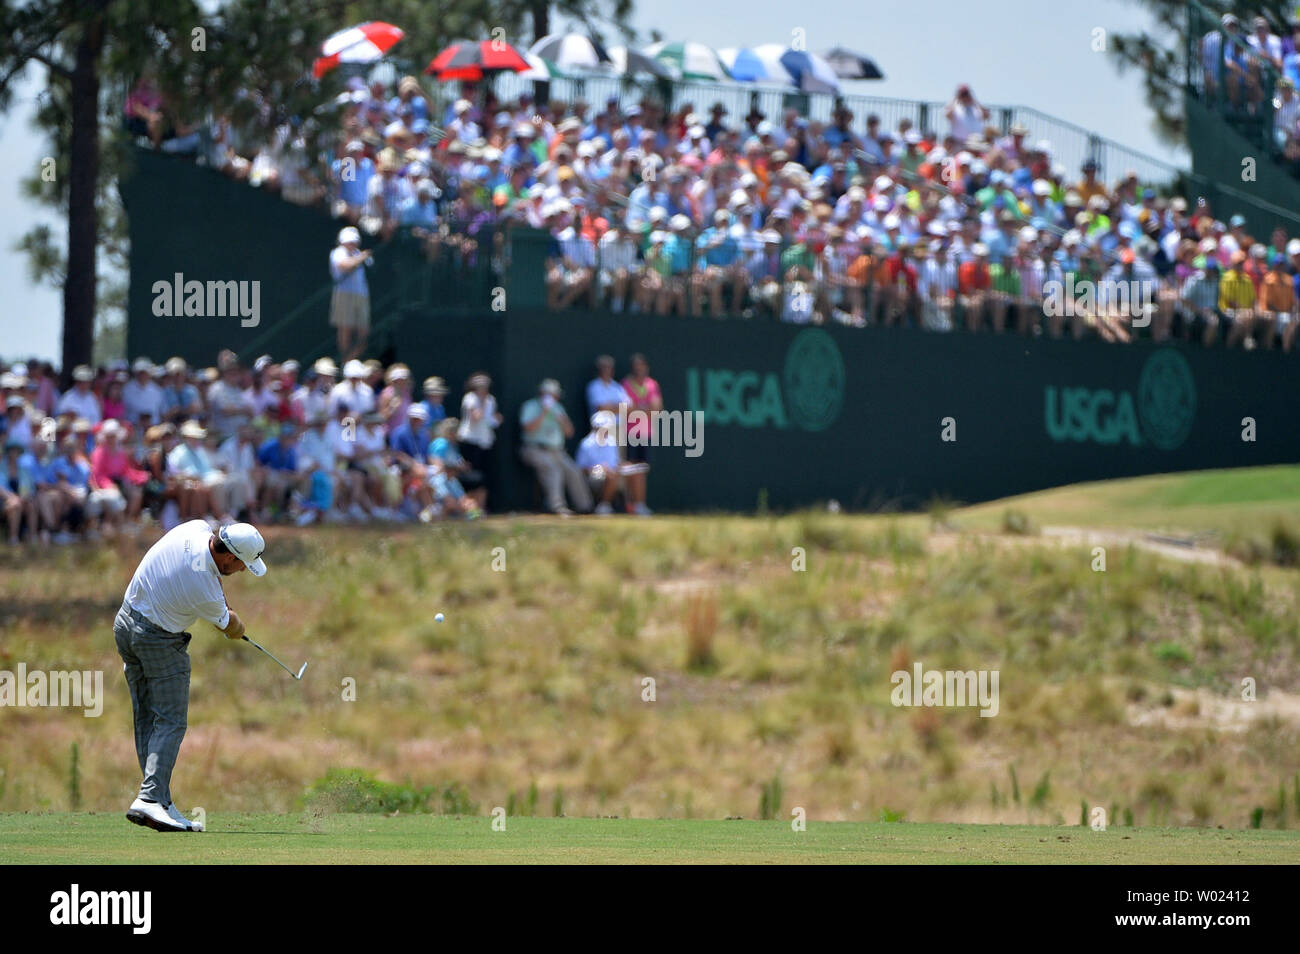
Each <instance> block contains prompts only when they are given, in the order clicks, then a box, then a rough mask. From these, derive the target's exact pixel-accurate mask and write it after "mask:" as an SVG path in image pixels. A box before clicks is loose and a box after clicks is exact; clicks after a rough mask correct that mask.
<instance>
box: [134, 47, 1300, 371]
mask: <svg viewBox="0 0 1300 954" xmlns="http://www.w3.org/2000/svg"><path fill="white" fill-rule="evenodd" d="M1257 27H1258V24H1257ZM1257 32H1258V31H1257ZM1265 32H1266V31H1265ZM1212 35H1213V36H1218V35H1219V34H1218V33H1214V34H1212ZM1270 37H1271V34H1266V35H1265V36H1264V38H1262V39H1260V38H1258V37H1257V36H1252V37H1250V38H1247V39H1244V40H1243V41H1242V42H1243V43H1244V44H1245V45H1246V47H1247V48H1249V49H1253V48H1255V47H1253V46H1251V44H1252V43H1253V44H1256V45H1258V48H1259V49H1261V50H1272V49H1273V48H1274V47H1277V46H1278V44H1275V43H1273V42H1272V39H1276V38H1275V37H1273V38H1270ZM1206 42H1208V40H1207V41H1206ZM1286 42H1287V43H1290V42H1291V41H1290V40H1289V39H1288V40H1287V41H1286ZM1229 46H1230V47H1231V46H1232V45H1231V44H1229ZM1287 48H1288V47H1287V46H1286V45H1285V44H1283V45H1282V46H1281V47H1279V49H1280V50H1281V51H1282V52H1281V53H1280V54H1279V56H1280V57H1281V59H1280V62H1281V63H1282V65H1283V66H1284V67H1285V65H1286V63H1287V62H1290V61H1291V60H1292V59H1295V54H1294V49H1293V50H1292V53H1291V54H1290V56H1288V55H1287V54H1286V53H1285V51H1286V49H1287ZM1207 62H1208V61H1207ZM1296 63H1300V59H1297V60H1296ZM1292 66H1295V63H1292ZM1296 68H1297V69H1300V67H1296ZM1216 75H1217V74H1216ZM1234 75H1235V74H1233V73H1231V72H1229V73H1227V74H1223V75H1222V77H1221V79H1220V80H1219V81H1220V82H1222V83H1224V84H1225V85H1229V86H1231V89H1232V91H1233V94H1234V95H1238V94H1239V95H1241V96H1243V97H1245V96H1248V95H1249V91H1250V89H1252V88H1253V87H1252V86H1251V85H1250V83H1249V82H1248V79H1249V76H1250V75H1251V74H1250V72H1249V70H1247V72H1246V73H1244V74H1242V78H1241V79H1240V81H1238V80H1234V79H1232V78H1231V77H1232V76H1234ZM150 83H151V81H150V80H149V79H148V78H147V77H146V78H145V79H143V80H142V81H141V86H140V87H137V89H136V90H135V91H133V93H132V97H133V100H138V99H144V100H146V101H153V100H154V99H155V98H156V96H157V94H156V92H154V91H153V88H152V86H151V85H150ZM1280 95H1283V96H1287V95H1293V94H1288V92H1287V91H1286V89H1285V88H1283V90H1282V92H1281V94H1280ZM334 105H335V107H336V110H337V112H336V113H335V114H334V115H335V116H336V119H333V120H331V124H330V125H329V126H328V128H326V129H325V130H323V135H322V136H321V137H319V138H318V139H316V140H313V141H315V142H318V143H324V147H323V150H324V151H323V154H322V155H319V156H315V157H313V156H312V155H311V151H310V150H309V148H308V146H307V141H308V140H307V136H306V132H305V128H304V125H303V124H302V123H299V122H297V121H290V122H285V123H284V124H283V125H281V126H280V127H278V128H277V129H276V130H275V133H274V135H272V136H271V137H270V139H269V141H268V142H266V143H261V144H258V145H257V146H256V147H248V148H245V147H243V146H241V144H240V143H238V142H236V141H234V139H233V138H232V135H233V134H232V133H231V131H230V130H231V127H230V123H229V122H227V121H226V120H225V119H223V118H218V119H217V120H216V121H215V122H213V123H212V124H211V125H210V128H208V129H207V130H206V131H203V130H200V131H199V132H197V133H193V134H192V135H191V134H187V135H189V138H188V139H185V140H184V142H182V137H180V136H179V135H178V136H175V137H173V138H171V139H165V138H164V139H160V140H159V145H160V147H162V148H170V149H171V150H172V151H179V152H185V151H187V150H188V151H191V152H193V153H195V154H198V155H201V156H202V157H203V160H204V161H205V162H207V163H208V164H209V165H211V166H213V167H215V168H218V169H220V170H222V171H223V172H225V173H226V174H228V175H232V176H236V177H240V178H246V179H248V181H250V182H252V183H254V184H257V185H260V186H261V187H263V188H268V189H276V190H279V191H280V192H281V194H282V195H283V196H284V198H286V199H288V200H289V201H293V202H300V203H308V204H312V203H314V204H320V205H322V206H328V207H329V208H330V209H331V211H332V212H333V214H334V215H335V216H337V217H338V218H339V219H340V220H341V221H342V222H343V223H344V224H345V225H346V226H347V227H348V228H351V229H354V231H353V233H352V234H353V236H354V239H353V241H352V242H351V243H350V244H348V245H347V246H346V249H345V252H336V259H335V261H336V262H339V261H341V262H343V263H344V265H346V263H348V262H351V263H352V264H353V267H352V268H346V267H343V266H336V267H335V268H334V274H335V280H336V282H338V283H340V284H339V293H338V294H336V302H337V301H338V300H339V299H340V298H342V299H343V300H344V301H346V302H351V301H356V300H357V299H356V298H355V296H352V297H348V296H349V294H350V292H349V289H353V290H355V289H357V288H359V287H360V286H361V285H362V284H363V278H362V277H361V276H359V275H358V274H357V272H359V271H361V269H360V268H359V267H357V266H358V265H359V264H361V261H360V259H359V258H358V257H357V256H364V255H365V253H364V252H360V251H359V249H360V246H361V245H362V244H370V245H372V246H377V245H382V243H384V242H386V241H388V240H389V239H391V238H392V236H394V235H395V234H397V233H399V232H401V233H404V234H408V235H410V236H413V237H414V238H415V240H417V241H419V242H421V243H424V245H425V247H426V249H427V251H428V254H429V255H430V257H434V256H437V255H440V254H447V253H448V252H451V253H454V254H456V255H462V256H463V255H465V254H472V253H473V251H474V249H475V248H476V247H477V245H478V243H479V242H481V241H483V240H485V239H486V238H488V237H490V236H493V235H494V234H498V233H499V231H500V230H503V229H504V228H507V227H509V226H511V225H527V226H531V227H533V228H536V229H541V230H544V231H545V232H546V233H547V234H548V235H549V243H550V245H549V256H548V259H547V265H546V274H545V282H546V292H547V300H548V303H549V305H550V307H551V308H553V309H556V310H564V309H568V308H591V307H597V306H601V307H607V308H609V309H610V310H612V311H613V312H615V313H625V312H652V313H657V314H679V315H709V316H714V317H722V316H769V317H775V318H780V319H782V320H787V321H795V322H831V321H838V322H843V323H846V324H852V325H865V324H869V323H873V324H874V323H878V324H886V325H889V324H909V325H916V326H919V327H923V328H926V329H929V330H934V331H949V330H953V329H962V330H967V331H972V332H977V331H984V330H988V331H995V332H996V331H1004V330H1008V331H1011V330H1013V331H1016V332H1019V333H1022V334H1032V335H1049V336H1065V335H1069V336H1072V337H1075V338H1085V337H1097V338H1101V339H1104V340H1107V341H1116V342H1123V341H1128V340H1131V339H1132V338H1133V337H1136V336H1149V337H1150V338H1153V339H1155V340H1164V339H1166V338H1169V337H1171V336H1177V337H1182V338H1194V339H1196V340H1199V341H1201V342H1204V343H1206V344H1213V343H1216V342H1217V343H1221V344H1225V345H1230V346H1242V347H1246V348H1253V347H1259V348H1272V347H1280V348H1283V349H1285V350H1287V351H1289V350H1291V348H1292V347H1293V344H1294V333H1295V328H1296V322H1295V317H1296V302H1297V291H1298V290H1300V238H1292V237H1291V236H1289V235H1288V234H1287V233H1286V232H1285V231H1284V230H1283V229H1280V228H1279V229H1276V230H1274V231H1272V232H1271V233H1270V234H1269V235H1267V236H1263V235H1260V236H1256V235H1252V234H1250V232H1249V231H1248V230H1247V228H1246V222H1245V220H1244V219H1243V218H1242V217H1241V216H1239V215H1234V216H1230V217H1227V219H1226V221H1225V220H1223V219H1220V218H1218V217H1216V216H1215V214H1214V211H1213V209H1212V208H1211V206H1210V203H1209V202H1208V201H1207V200H1205V199H1203V198H1198V199H1194V200H1193V201H1190V202H1189V201H1188V200H1187V199H1186V198H1185V197H1183V196H1177V195H1175V196H1162V195H1159V194H1157V193H1156V191H1155V190H1153V189H1152V188H1150V187H1146V186H1144V185H1143V184H1142V183H1140V182H1139V181H1138V177H1137V175H1136V174H1135V173H1133V172H1128V173H1126V174H1124V175H1122V176H1119V177H1117V178H1109V179H1108V178H1106V177H1105V176H1104V174H1103V170H1101V169H1100V168H1099V167H1098V165H1097V163H1096V162H1095V161H1093V160H1087V161H1085V162H1084V163H1083V164H1082V167H1081V168H1078V169H1067V168H1066V167H1065V166H1064V165H1063V164H1062V163H1061V162H1060V161H1059V160H1058V159H1057V157H1056V156H1055V155H1054V153H1053V148H1052V145H1051V143H1050V142H1047V141H1044V140H1038V141H1033V140H1031V139H1030V138H1029V130H1028V129H1027V128H1025V127H1024V126H1022V125H1019V124H1016V125H1012V126H1010V128H1008V129H1006V130H999V129H998V128H996V127H995V126H993V125H991V124H990V119H991V112H990V110H988V109H987V108H986V107H984V106H983V105H982V104H981V103H980V102H979V100H978V99H977V98H976V96H975V94H974V92H973V91H972V90H971V89H970V88H969V87H968V86H965V85H963V86H960V87H959V88H958V89H957V90H956V93H955V94H954V96H953V98H952V100H951V101H950V102H949V103H948V104H947V106H946V108H945V109H944V110H943V113H942V118H941V119H940V120H939V122H940V124H941V125H942V126H943V127H945V128H943V129H942V130H933V129H921V128H917V127H916V126H915V125H914V124H913V123H912V121H911V120H910V119H906V118H904V119H901V120H900V121H899V123H898V126H897V128H896V129H889V128H886V127H885V126H884V124H882V123H881V121H880V118H879V117H878V116H875V115H868V116H865V117H859V116H855V115H854V113H853V112H852V111H851V110H850V109H848V108H847V107H845V106H842V105H841V106H840V107H838V108H837V109H836V110H835V112H834V115H833V118H832V120H831V121H830V122H828V123H823V122H819V121H815V120H809V119H807V118H805V117H803V116H801V115H800V114H799V113H798V111H796V110H795V109H786V110H785V111H784V112H783V114H782V115H780V116H773V117H769V116H767V115H765V114H764V113H763V112H762V111H761V110H759V109H758V108H754V109H752V110H751V111H750V112H749V113H748V114H747V115H745V116H744V117H733V116H731V115H730V114H729V113H728V110H727V108H726V106H725V105H724V104H722V103H720V102H719V103H714V104H712V105H711V106H710V107H708V108H707V109H703V110H697V109H696V108H695V106H694V104H692V103H682V104H681V105H680V107H679V108H676V109H673V110H671V111H668V110H665V109H664V108H663V107H662V106H661V105H660V104H659V103H658V102H657V101H656V100H654V99H652V98H646V99H644V100H642V101H641V102H639V103H635V104H632V105H628V106H626V107H624V106H622V105H620V101H619V99H618V98H615V97H611V98H610V99H609V100H608V101H607V102H605V103H604V104H603V106H601V107H600V108H595V109H593V108H592V107H590V106H589V104H587V103H585V102H582V101H577V102H573V103H564V102H558V101H552V102H550V103H548V104H546V105H540V104H538V103H535V102H534V101H533V99H532V97H531V95H529V94H527V93H525V94H522V95H520V96H519V97H518V98H517V99H515V100H513V101H510V102H500V101H498V100H497V99H496V98H495V96H494V95H493V93H492V92H491V91H490V90H486V89H485V90H474V89H472V88H471V89H467V90H465V95H464V97H463V98H461V99H458V100H456V101H454V102H453V103H452V104H451V105H450V106H449V107H448V108H447V109H446V110H445V111H444V112H443V113H442V114H441V115H438V110H437V106H436V105H435V101H434V100H433V98H432V97H431V96H430V95H429V93H428V91H426V89H425V88H424V87H423V86H422V84H421V82H420V81H419V80H418V79H416V78H415V77H413V76H407V77H404V78H402V79H401V80H400V82H399V83H398V84H397V85H396V88H395V89H391V88H388V87H387V86H385V84H384V83H382V82H374V83H371V84H369V85H367V84H366V82H365V81H364V80H362V79H361V78H360V77H353V78H352V79H350V80H349V81H348V82H347V88H346V90H345V91H344V92H343V93H342V94H340V96H339V97H338V101H337V103H335V104H334ZM131 108H132V107H131V106H130V105H128V117H132V115H133V114H132V113H131ZM1292 112H1293V113H1294V115H1292V120H1294V121H1297V122H1300V101H1296V108H1295V110H1293V111H1292ZM1279 115H1281V112H1279ZM313 121H316V120H313ZM132 124H133V128H135V129H136V131H137V132H140V131H143V132H144V134H148V133H149V129H150V127H149V126H148V124H147V122H145V121H144V120H142V119H141V118H140V117H138V116H137V117H134V118H128V125H132ZM142 124H143V125H142ZM163 125H166V123H163ZM1292 125H1294V122H1293V123H1292ZM1295 131H1296V130H1294V129H1292V130H1290V131H1289V132H1288V136H1291V135H1292V134H1293V133H1294V132H1295ZM178 143H179V144H180V145H178ZM1298 155H1300V151H1298ZM357 239H361V240H362V241H356V240H357ZM340 246H341V247H342V246H344V243H343V242H340ZM340 255H341V256H344V257H343V258H341V259H340V258H339V257H338V256H340ZM349 256H350V257H349ZM341 312H343V309H342V308H341V307H336V314H335V316H334V317H333V318H332V320H333V321H334V322H335V324H337V325H338V326H339V328H340V354H341V355H343V356H344V357H349V356H352V355H353V354H360V353H361V351H360V350H359V349H360V348H363V347H364V343H365V329H366V325H367V324H368V318H367V317H366V316H364V315H360V314H354V315H353V317H352V318H348V317H346V316H345V317H344V318H342V319H341V320H340V318H339V317H338V315H339V313H341ZM353 312H355V309H353ZM349 326H350V327H349ZM345 339H346V340H345ZM345 344H347V345H348V346H347V347H345Z"/></svg>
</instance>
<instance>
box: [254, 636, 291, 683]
mask: <svg viewBox="0 0 1300 954" xmlns="http://www.w3.org/2000/svg"><path fill="white" fill-rule="evenodd" d="M241 638H242V639H243V640H244V642H246V643H253V641H252V640H251V639H249V638H248V637H247V636H243V637H241ZM253 645H254V646H256V647H257V648H258V649H260V650H261V651H262V652H264V653H266V654H267V655H268V656H270V657H271V658H272V659H274V660H275V661H276V662H277V663H279V664H280V668H281V669H283V670H284V671H285V672H287V673H288V674H289V675H291V676H293V678H295V679H298V680H301V679H302V674H303V673H305V672H306V671H307V664H306V663H303V664H302V668H301V669H299V670H298V672H297V673H295V672H294V671H293V670H292V669H290V668H289V667H288V666H286V665H285V664H284V663H282V662H280V660H279V659H278V658H277V657H276V655H275V654H274V653H272V652H271V651H270V650H268V649H267V648H266V647H265V646H262V645H259V644H258V643H253Z"/></svg>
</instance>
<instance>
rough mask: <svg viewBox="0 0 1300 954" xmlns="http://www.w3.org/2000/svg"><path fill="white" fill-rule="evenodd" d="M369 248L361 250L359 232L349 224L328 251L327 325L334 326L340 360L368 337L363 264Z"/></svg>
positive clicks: (358, 352)
mask: <svg viewBox="0 0 1300 954" xmlns="http://www.w3.org/2000/svg"><path fill="white" fill-rule="evenodd" d="M371 260H372V258H371V251H370V249H366V250H365V251H364V252H363V251H361V233H360V232H359V231H357V229H355V228H353V227H352V226H348V227H347V228H345V229H342V230H340V232H339V244H338V246H337V247H336V248H335V249H334V251H332V252H330V278H332V279H334V295H333V297H332V298H331V299H330V324H331V325H332V326H334V327H335V328H337V329H338V344H339V356H340V357H341V358H342V360H344V361H349V360H351V359H353V358H356V357H358V356H359V355H361V354H362V353H364V352H365V350H366V341H367V339H368V338H369V336H370V288H369V286H368V285H367V284H366V270H365V266H367V265H369V264H370V262H371Z"/></svg>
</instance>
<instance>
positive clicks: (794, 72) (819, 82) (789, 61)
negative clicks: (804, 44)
mask: <svg viewBox="0 0 1300 954" xmlns="http://www.w3.org/2000/svg"><path fill="white" fill-rule="evenodd" d="M781 65H782V66H784V67H785V68H786V70H787V71H788V72H789V73H790V75H791V76H792V77H794V85H795V86H797V87H799V89H801V90H803V91H804V92H805V93H835V94H837V95H838V94H839V91H840V78H839V77H838V76H836V75H835V70H834V69H832V68H831V65H830V64H829V63H827V62H826V61H825V60H824V59H822V58H821V57H820V56H818V55H817V54H816V53H808V52H806V51H804V50H786V51H785V52H784V53H782V54H781Z"/></svg>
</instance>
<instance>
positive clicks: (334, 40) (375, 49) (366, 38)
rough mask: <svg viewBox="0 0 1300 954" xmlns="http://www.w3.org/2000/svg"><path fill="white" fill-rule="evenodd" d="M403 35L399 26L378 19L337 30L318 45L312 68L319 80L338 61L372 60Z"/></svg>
mask: <svg viewBox="0 0 1300 954" xmlns="http://www.w3.org/2000/svg"><path fill="white" fill-rule="evenodd" d="M405 35H406V34H405V33H403V32H402V30H401V28H400V27H395V26H393V25H392V24H391V23H382V22H380V21H378V20H376V21H373V22H371V23H362V24H361V25H359V26H354V27H348V28H347V29H346V30H340V31H339V32H338V33H335V34H334V35H333V36H331V37H330V38H329V39H328V40H326V41H325V42H324V43H323V44H322V45H321V55H320V57H319V58H318V59H316V61H315V62H313V63H312V67H311V71H312V73H314V74H315V76H316V78H317V79H320V78H321V77H322V76H324V75H325V74H326V73H328V72H329V71H330V70H332V69H334V67H336V66H338V65H339V64H340V63H373V62H375V61H376V60H378V59H381V58H382V57H383V55H384V54H385V53H387V52H388V51H389V50H391V49H392V48H393V44H395V43H396V42H397V41H398V40H400V39H401V38H402V37H404V36H405Z"/></svg>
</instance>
